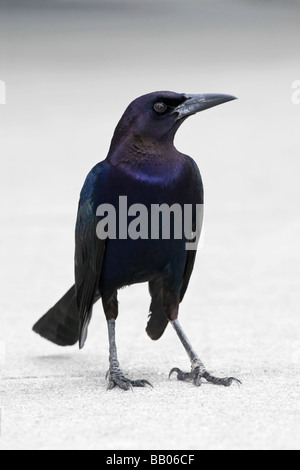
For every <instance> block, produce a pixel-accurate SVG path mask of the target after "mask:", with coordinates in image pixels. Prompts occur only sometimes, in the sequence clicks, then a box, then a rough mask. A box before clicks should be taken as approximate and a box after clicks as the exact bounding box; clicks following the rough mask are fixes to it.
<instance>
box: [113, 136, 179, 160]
mask: <svg viewBox="0 0 300 470" xmlns="http://www.w3.org/2000/svg"><path fill="white" fill-rule="evenodd" d="M177 153H178V152H177V150H176V148H175V147H174V144H173V140H170V139H161V140H159V141H158V140H156V141H153V140H152V139H150V138H145V137H143V138H142V137H140V136H137V135H135V136H133V135H131V136H130V137H127V138H124V139H122V142H121V145H120V142H119V144H118V145H113V142H112V145H111V148H110V151H109V154H108V157H107V160H108V161H109V163H110V164H112V165H119V164H123V163H126V164H131V165H133V166H135V165H138V166H143V165H147V164H152V165H161V164H163V162H166V161H167V160H169V159H174V157H175V156H176V154H177Z"/></svg>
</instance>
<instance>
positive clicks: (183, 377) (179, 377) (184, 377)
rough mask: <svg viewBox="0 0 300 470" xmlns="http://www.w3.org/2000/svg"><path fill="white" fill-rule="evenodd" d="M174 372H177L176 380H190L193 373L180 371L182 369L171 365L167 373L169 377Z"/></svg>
mask: <svg viewBox="0 0 300 470" xmlns="http://www.w3.org/2000/svg"><path fill="white" fill-rule="evenodd" d="M174 372H176V374H177V380H182V381H187V380H192V379H193V374H192V373H188V372H182V370H180V369H178V367H173V369H172V370H171V372H170V373H169V378H170V377H171V375H172V374H173V373H174Z"/></svg>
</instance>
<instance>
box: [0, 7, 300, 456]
mask: <svg viewBox="0 0 300 470" xmlns="http://www.w3.org/2000/svg"><path fill="white" fill-rule="evenodd" d="M0 8H1V14H0V80H2V81H4V82H5V84H6V104H5V105H2V104H0V146H1V162H0V165H1V166H0V168H1V169H0V237H1V244H0V266H1V271H0V283H1V287H2V288H1V292H2V295H1V299H0V309H1V313H0V315H1V330H0V343H1V347H0V351H2V353H0V354H1V360H0V364H1V363H2V373H3V377H2V378H3V380H2V384H1V388H2V390H1V391H2V400H3V405H2V407H3V413H2V417H3V418H2V421H3V423H2V441H1V443H2V445H3V446H4V447H5V446H6V447H13V448H24V447H25V448H30V447H33V448H34V447H38V448H47V447H51V446H52V447H66V448H79V447H81V448H93V447H96V448H112V449H113V448H175V449H176V448H177V449H178V448H180V446H181V448H288V447H290V448H295V447H297V446H299V424H297V417H298V423H299V411H300V410H299V399H298V398H299V375H298V373H299V362H300V340H299V327H300V324H299V323H300V322H299V304H300V295H299V287H300V286H299V282H300V252H299V239H300V216H299V196H300V186H299V170H300V158H299V157H300V139H299V124H300V104H298V105H297V104H296V102H295V100H294V102H293V100H292V96H293V93H295V90H294V89H293V88H292V85H293V83H294V82H295V81H297V80H300V60H299V59H300V47H299V44H300V41H299V39H300V38H299V36H300V33H299V24H300V5H299V1H298V0H294V1H293V0H286V1H283V0H272V1H271V0H198V1H195V0H184V1H183V0H159V1H158V0H151V1H150V0H139V1H136V0H122V1H121V0H119V1H116V0H44V1H42V0H26V1H25V0H9V1H4V0H0ZM155 90H172V91H177V92H186V93H205V92H220V93H227V94H234V95H236V96H237V97H238V98H239V100H238V101H235V102H232V103H228V104H226V105H223V106H220V107H218V108H214V109H211V110H208V111H207V112H204V113H201V114H199V115H197V116H194V117H192V118H190V119H189V120H188V121H187V122H186V123H185V124H184V126H183V127H182V128H181V129H180V131H179V132H178V135H177V137H176V146H177V148H178V149H179V150H180V151H182V152H184V153H187V154H189V155H191V156H192V157H193V158H194V159H195V160H196V162H197V164H198V166H199V168H200V171H201V173H202V177H203V180H204V185H205V195H206V204H205V237H204V242H203V247H202V249H201V252H200V253H199V255H198V258H197V263H196V266H195V270H194V275H193V277H192V280H191V284H190V289H189V291H188V294H187V296H186V299H185V301H184V303H183V304H182V308H181V317H180V318H181V321H182V324H183V326H184V328H185V330H186V333H187V334H188V336H190V338H191V340H192V342H193V343H194V345H195V349H197V350H198V351H199V355H200V357H202V359H203V361H204V362H205V364H207V366H208V369H210V370H211V371H212V372H216V373H217V374H223V375H224V374H225V375H228V374H230V375H236V376H238V377H239V378H240V379H241V380H242V381H243V382H244V383H245V384H244V386H243V388H241V389H237V388H236V389H233V388H232V389H230V390H229V389H228V390H225V389H222V390H221V389H219V388H213V387H210V386H207V387H205V386H203V387H202V389H201V390H198V389H196V390H194V389H193V388H192V387H189V386H186V384H178V383H177V382H175V381H174V382H173V381H172V382H169V381H168V380H167V374H168V372H169V369H170V368H172V367H173V366H176V365H178V366H181V367H182V368H188V366H189V364H188V361H187V358H186V355H185V353H184V351H183V350H182V349H181V346H180V345H179V343H178V341H177V338H175V336H174V332H173V331H170V330H168V331H167V332H166V334H165V336H164V337H163V338H162V340H161V341H160V342H158V343H153V342H151V341H149V340H148V338H147V337H146V335H145V333H144V328H145V326H146V319H147V312H148V308H149V298H148V294H147V286H145V285H141V286H135V287H131V288H129V289H126V290H122V292H121V293H120V318H119V321H118V332H119V349H120V360H121V364H123V368H124V371H126V372H127V371H130V373H131V375H132V376H134V377H138V376H140V375H141V376H142V378H148V380H150V381H151V382H152V383H153V385H155V389H154V391H153V393H152V392H151V393H149V391H148V390H147V391H146V390H141V391H137V392H135V394H134V397H133V396H131V395H132V394H130V396H129V395H128V394H127V395H126V396H125V395H124V394H122V393H121V394H120V393H118V391H117V392H116V393H115V392H113V393H115V395H114V397H115V399H116V403H115V404H114V408H113V410H112V404H111V403H110V400H112V398H111V397H112V395H110V394H105V383H104V375H105V371H106V369H107V339H106V335H107V333H106V325H105V319H104V316H103V314H102V311H101V307H100V305H99V306H98V307H96V308H95V313H94V319H93V323H92V325H91V328H90V337H89V341H88V344H87V346H86V348H85V350H84V351H83V352H81V353H80V354H79V353H78V351H77V350H76V348H73V349H72V348H70V349H67V350H61V349H59V348H57V347H56V346H54V345H52V344H50V343H47V342H46V341H44V340H42V339H40V338H39V337H37V336H34V334H33V333H32V332H31V326H32V324H33V323H34V322H35V321H36V320H37V319H38V318H39V316H41V314H43V313H44V312H45V311H46V310H47V309H48V308H49V307H50V306H52V305H53V304H54V303H55V302H56V300H58V298H60V297H61V295H62V294H63V293H64V292H65V291H66V290H67V289H68V288H69V286H70V285H71V284H72V283H73V252H74V235H73V233H74V223H75V218H76V211H77V202H78V197H79V192H80V189H81V187H82V184H83V181H84V179H85V176H86V174H87V173H88V171H89V170H90V169H91V167H92V166H93V165H95V164H96V163H97V162H98V161H101V160H103V159H104V158H105V157H106V154H107V151H108V147H109V144H110V139H111V136H112V133H113V131H114V128H115V125H116V123H117V121H118V120H119V119H120V116H121V114H122V113H123V111H124V109H125V108H126V106H127V105H128V104H129V102H130V101H132V100H133V99H134V98H136V97H137V96H139V95H141V94H144V93H147V92H151V91H155ZM298 96H299V94H298ZM133 338H135V341H134V344H133ZM147 374H149V376H147ZM145 375H146V377H145ZM138 378H140V377H138ZM100 397H101V400H100ZM297 397H298V398H297ZM82 400H84V403H85V406H83V407H82ZM124 400H125V402H126V406H125V405H124ZM195 400H196V402H197V404H198V406H197V407H196V408H197V410H196V411H195ZM174 401H175V402H176V410H174ZM172 404H173V405H172ZM118 406H119V408H118ZM124 407H125V408H124ZM203 407H204V408H203ZM153 410H155V411H153ZM203 410H205V414H206V420H204V421H203V419H202V416H201V413H202V412H203ZM112 416H113V418H114V419H112ZM120 416H122V419H121V418H120ZM156 416H157V419H155V417H156ZM216 416H217V417H218V419H216ZM87 418H88V419H87ZM120 420H121V421H120ZM138 420H146V421H147V422H149V420H150V424H148V426H145V427H144V426H135V425H134V423H135V422H136V421H138ZM178 420H181V423H182V427H181V432H180V434H179V433H178V429H177V427H176V423H177V422H178ZM151 423H152V424H151ZM245 423H247V426H246V425H245ZM120 424H122V427H121V426H120ZM74 426H77V428H76V429H77V430H80V436H74V433H73V429H74ZM91 429H92V430H93V436H94V437H93V438H92V440H91V438H90V430H91ZM104 429H105V431H104ZM176 429H177V430H176ZM225 429H226V432H225ZM25 431H28V432H27V433H26V432H25ZM124 431H125V432H124ZM166 435H168V436H169V437H170V436H171V438H172V439H171V440H170V439H169V440H166V437H164V436H166ZM112 436H113V438H112Z"/></svg>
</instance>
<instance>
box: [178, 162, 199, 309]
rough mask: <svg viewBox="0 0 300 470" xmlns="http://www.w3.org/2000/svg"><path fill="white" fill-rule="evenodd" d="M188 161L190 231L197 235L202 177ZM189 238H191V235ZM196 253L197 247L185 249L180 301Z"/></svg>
mask: <svg viewBox="0 0 300 470" xmlns="http://www.w3.org/2000/svg"><path fill="white" fill-rule="evenodd" d="M190 162H191V164H192V180H191V187H192V188H193V205H194V210H193V224H192V231H193V233H196V232H198V236H200V233H201V228H202V218H203V184H202V178H201V175H200V172H199V169H198V166H197V164H196V163H195V162H194V160H192V159H191V158H190ZM197 205H198V206H197ZM191 238H193V236H192V237H191ZM196 254H197V249H194V250H187V259H186V265H185V270H184V273H183V278H182V284H181V289H180V302H181V301H182V299H183V297H184V295H185V293H186V290H187V288H188V285H189V282H190V278H191V275H192V272H193V269H194V264H195V260H196Z"/></svg>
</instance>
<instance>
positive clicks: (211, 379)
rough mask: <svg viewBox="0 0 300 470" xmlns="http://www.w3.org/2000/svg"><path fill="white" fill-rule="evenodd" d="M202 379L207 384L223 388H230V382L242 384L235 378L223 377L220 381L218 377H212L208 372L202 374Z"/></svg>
mask: <svg viewBox="0 0 300 470" xmlns="http://www.w3.org/2000/svg"><path fill="white" fill-rule="evenodd" d="M203 377H204V378H205V380H207V382H210V383H213V384H214V385H223V386H224V387H230V385H231V384H232V382H236V383H237V384H239V385H240V384H241V385H242V382H241V381H240V380H238V379H236V378H235V377H225V378H223V379H221V378H219V377H214V376H213V375H211V374H210V373H209V372H204V374H203Z"/></svg>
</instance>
